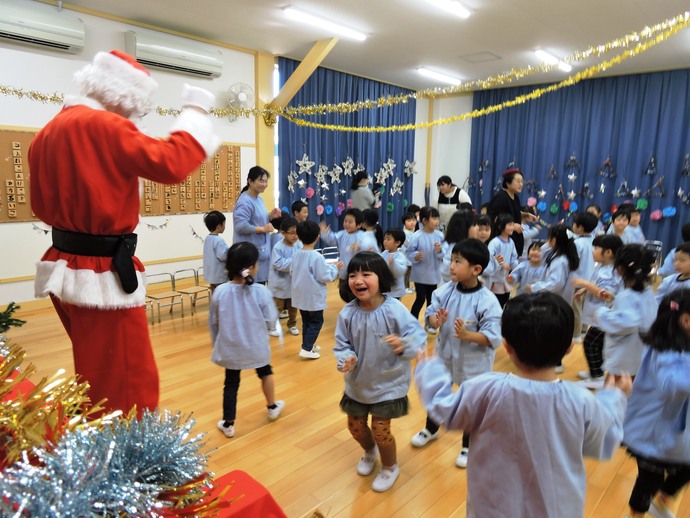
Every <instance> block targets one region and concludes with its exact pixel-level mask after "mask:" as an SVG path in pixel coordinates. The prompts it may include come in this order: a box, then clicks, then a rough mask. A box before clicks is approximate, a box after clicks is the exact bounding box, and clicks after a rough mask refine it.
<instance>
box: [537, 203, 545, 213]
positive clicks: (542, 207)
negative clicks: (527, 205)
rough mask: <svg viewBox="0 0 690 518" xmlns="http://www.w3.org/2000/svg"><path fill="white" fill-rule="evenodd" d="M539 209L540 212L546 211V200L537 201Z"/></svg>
mask: <svg viewBox="0 0 690 518" xmlns="http://www.w3.org/2000/svg"><path fill="white" fill-rule="evenodd" d="M537 210H538V211H539V212H544V211H545V210H546V202H545V201H540V202H539V203H537Z"/></svg>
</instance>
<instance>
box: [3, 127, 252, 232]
mask: <svg viewBox="0 0 690 518" xmlns="http://www.w3.org/2000/svg"><path fill="white" fill-rule="evenodd" d="M36 133H37V132H36V131H19V130H4V129H0V223H12V222H20V221H38V218H36V217H35V216H34V214H33V211H32V210H31V204H30V201H29V181H30V175H29V165H28V162H27V153H28V151H29V145H30V144H31V141H32V140H33V138H34V135H35V134H36ZM240 179H241V170H240V146H232V145H229V144H223V145H222V146H221V147H220V148H219V149H218V151H217V152H216V154H215V155H214V156H212V157H210V158H209V159H208V160H206V161H205V162H202V163H201V164H200V165H199V167H198V168H196V169H195V170H194V171H193V172H192V174H191V175H190V176H189V177H188V178H187V179H186V180H185V181H184V182H181V183H178V184H172V185H163V184H159V183H156V182H152V181H150V180H144V181H143V184H144V185H143V189H142V190H143V193H142V200H141V215H142V216H161V215H168V214H198V213H201V214H204V213H206V212H208V211H210V210H219V211H221V212H230V211H232V210H233V208H234V206H235V200H237V198H238V197H239V195H240V190H241V189H242V186H241V180H240Z"/></svg>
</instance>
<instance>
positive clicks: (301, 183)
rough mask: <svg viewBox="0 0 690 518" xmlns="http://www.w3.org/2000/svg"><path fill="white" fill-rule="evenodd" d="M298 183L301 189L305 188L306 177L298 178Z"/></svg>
mask: <svg viewBox="0 0 690 518" xmlns="http://www.w3.org/2000/svg"><path fill="white" fill-rule="evenodd" d="M297 185H299V187H300V189H304V186H305V185H307V181H306V180H305V179H301V180H298V181H297Z"/></svg>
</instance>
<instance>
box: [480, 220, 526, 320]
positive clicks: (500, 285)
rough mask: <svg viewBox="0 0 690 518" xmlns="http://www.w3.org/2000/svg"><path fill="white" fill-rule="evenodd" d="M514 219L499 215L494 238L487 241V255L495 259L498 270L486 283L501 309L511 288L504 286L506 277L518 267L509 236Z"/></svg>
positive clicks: (513, 245)
mask: <svg viewBox="0 0 690 518" xmlns="http://www.w3.org/2000/svg"><path fill="white" fill-rule="evenodd" d="M513 224H514V218H513V216H511V215H510V214H499V215H498V216H496V220H495V224H494V233H495V235H496V237H494V238H493V239H492V240H491V241H489V254H490V256H491V257H494V258H496V260H497V262H498V264H499V265H500V268H498V269H496V270H495V271H493V272H492V273H491V274H488V275H487V276H486V283H487V286H488V287H489V289H490V290H491V292H492V293H493V294H494V295H496V298H497V299H498V302H499V303H500V304H501V307H503V306H505V304H506V302H507V301H508V299H509V298H510V291H511V289H512V287H511V286H508V285H506V275H507V274H509V273H510V271H511V270H512V269H513V268H515V267H516V266H517V265H518V253H517V249H516V248H515V241H513V240H512V239H511V238H510V236H511V234H512V233H513Z"/></svg>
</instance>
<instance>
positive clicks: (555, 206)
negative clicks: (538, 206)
mask: <svg viewBox="0 0 690 518" xmlns="http://www.w3.org/2000/svg"><path fill="white" fill-rule="evenodd" d="M549 212H551V214H558V204H557V203H552V204H551V208H549Z"/></svg>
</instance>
